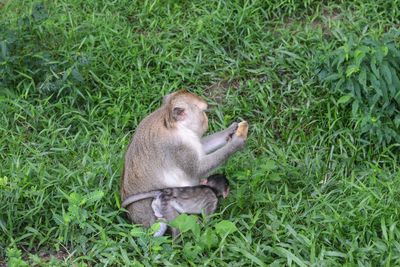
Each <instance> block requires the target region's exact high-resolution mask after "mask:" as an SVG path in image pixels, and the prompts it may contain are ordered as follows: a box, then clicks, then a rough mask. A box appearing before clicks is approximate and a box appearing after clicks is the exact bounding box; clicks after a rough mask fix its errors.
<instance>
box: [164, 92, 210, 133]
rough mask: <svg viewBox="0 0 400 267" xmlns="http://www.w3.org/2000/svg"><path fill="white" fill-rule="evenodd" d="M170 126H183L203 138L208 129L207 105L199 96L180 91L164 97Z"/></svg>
mask: <svg viewBox="0 0 400 267" xmlns="http://www.w3.org/2000/svg"><path fill="white" fill-rule="evenodd" d="M163 105H165V106H166V108H167V112H168V114H169V116H168V123H169V125H181V126H183V127H185V128H188V129H190V130H192V131H194V132H195V133H196V134H198V135H199V136H202V135H203V134H204V133H205V132H206V131H207V129H208V118H207V115H206V113H205V112H206V110H207V106H208V105H207V103H206V102H205V101H204V100H203V99H201V98H200V97H199V96H197V95H195V94H192V93H189V92H188V91H186V90H180V91H177V92H175V93H172V94H169V95H167V96H165V97H164V100H163Z"/></svg>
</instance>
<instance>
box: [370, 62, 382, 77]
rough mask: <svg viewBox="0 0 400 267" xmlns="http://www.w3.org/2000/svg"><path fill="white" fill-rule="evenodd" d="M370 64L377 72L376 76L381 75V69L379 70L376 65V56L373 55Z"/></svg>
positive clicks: (373, 70)
mask: <svg viewBox="0 0 400 267" xmlns="http://www.w3.org/2000/svg"><path fill="white" fill-rule="evenodd" d="M370 66H371V70H372V72H373V73H374V74H375V76H376V77H379V76H380V74H379V70H378V69H377V67H376V58H374V57H373V58H372V59H371V63H370Z"/></svg>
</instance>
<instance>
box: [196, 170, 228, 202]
mask: <svg viewBox="0 0 400 267" xmlns="http://www.w3.org/2000/svg"><path fill="white" fill-rule="evenodd" d="M200 183H201V184H203V185H207V186H209V187H212V188H213V189H214V190H215V191H216V192H217V197H224V198H226V197H227V196H228V194H229V181H228V179H227V178H226V176H225V175H223V174H213V175H211V176H210V177H208V178H207V179H204V180H202V181H201V182H200Z"/></svg>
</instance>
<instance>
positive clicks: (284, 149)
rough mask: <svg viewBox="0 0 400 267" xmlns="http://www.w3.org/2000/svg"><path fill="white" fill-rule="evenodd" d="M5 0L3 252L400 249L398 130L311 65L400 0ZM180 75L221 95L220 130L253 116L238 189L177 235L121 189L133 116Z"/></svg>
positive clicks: (68, 255)
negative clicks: (375, 127) (128, 201)
mask: <svg viewBox="0 0 400 267" xmlns="http://www.w3.org/2000/svg"><path fill="white" fill-rule="evenodd" d="M377 2H379V3H377ZM0 3H5V4H3V5H0V160H1V169H0V265H1V263H4V262H9V264H10V265H11V266H22V265H23V264H24V262H27V263H28V264H29V265H35V264H36V265H37V266H57V265H60V266H71V264H74V265H75V266H85V265H87V266H93V265H100V266H107V265H110V266H118V265H120V266H121V265H122V266H123V265H126V266H128V265H132V266H135V265H139V263H142V264H143V265H145V266H155V265H160V266H164V265H169V266H170V265H174V266H178V265H179V266H197V265H203V264H208V265H211V266H260V265H261V266H263V265H270V264H272V265H273V266H281V265H288V266H296V265H299V266H343V265H345V266H356V265H358V266H395V265H399V264H400V243H399V241H398V240H400V226H399V218H400V214H399V209H398V207H399V206H400V198H399V196H400V168H399V162H400V161H399V156H398V155H399V153H398V147H399V144H392V146H387V147H384V148H377V147H375V146H374V144H373V142H372V143H371V142H369V141H368V140H365V139H363V138H361V137H360V136H359V135H357V132H356V131H355V128H354V127H355V125H354V122H353V121H352V120H351V117H350V113H351V111H349V110H347V109H343V108H342V107H341V106H340V105H338V104H337V100H338V96H336V95H334V94H332V93H331V91H330V90H328V89H327V88H325V87H324V86H323V85H322V84H321V83H320V82H319V81H318V79H317V70H318V66H319V64H320V63H321V62H319V59H320V58H321V55H325V54H326V53H329V52H330V51H334V50H335V49H336V48H337V47H339V46H340V45H341V44H342V43H343V40H345V39H346V38H347V36H349V35H356V36H365V35H368V36H373V37H375V38H380V37H381V36H382V35H383V34H384V33H385V32H388V31H389V30H390V29H396V28H398V26H399V23H400V21H399V18H400V9H399V3H398V1H383V0H382V1H372V0H364V1H361V0H359V1H313V0H303V1H283V0H281V1H272V0H271V1H226V2H225V1H126V0H121V1H100V0H89V1H78V0H72V1H66V0H57V1H42V2H38V1H16V0H9V1H4V0H3V1H1V0H0ZM183 87H184V88H188V89H189V90H191V91H193V92H196V93H198V94H200V95H202V96H205V97H207V99H208V101H210V103H219V105H218V108H217V109H216V110H215V113H214V114H212V115H211V118H210V128H211V129H210V131H216V130H220V129H222V128H223V127H226V126H228V125H229V124H230V123H231V122H232V121H235V120H236V121H237V120H240V119H246V120H248V121H249V122H250V126H251V129H250V136H249V140H248V143H247V147H246V149H245V150H244V151H243V152H242V153H240V154H236V155H235V156H234V157H233V158H231V159H230V160H229V161H228V163H227V164H226V165H224V166H223V167H222V168H221V169H220V171H224V172H226V173H227V175H228V176H229V177H230V180H231V183H232V187H233V188H232V189H233V190H232V194H231V196H230V198H228V199H227V200H226V201H224V202H223V203H222V205H221V208H220V209H219V213H218V214H216V215H215V216H213V217H212V218H210V219H208V220H205V221H204V222H203V223H202V225H201V227H200V233H197V232H196V231H194V232H192V231H188V232H185V233H184V234H183V236H182V240H181V242H178V243H172V241H171V239H170V238H169V237H166V238H161V239H153V238H151V235H150V234H148V233H147V232H146V231H144V230H143V229H141V228H138V227H136V226H134V225H131V224H129V222H128V221H127V220H126V218H125V216H124V212H123V211H122V210H119V209H118V205H119V193H118V192H119V180H120V173H121V169H122V159H123V155H124V152H125V149H126V147H127V145H128V143H129V140H130V138H131V136H132V134H133V132H134V130H135V127H136V126H137V124H138V123H139V122H140V120H141V119H143V118H144V117H145V116H146V115H147V114H149V113H150V112H151V111H153V110H155V109H156V108H157V107H158V106H159V105H160V103H161V99H162V96H163V95H165V94H166V93H168V92H170V91H173V90H177V89H179V88H183ZM397 90H399V89H397ZM396 149H397V150H396ZM224 220H229V221H231V222H233V223H234V226H232V225H225V222H226V221H224ZM221 221H222V222H223V224H222V226H221V224H218V223H220V222H221ZM229 227H230V228H229ZM229 229H230V230H231V231H233V233H229V232H226V233H225V231H229ZM199 236H200V237H199Z"/></svg>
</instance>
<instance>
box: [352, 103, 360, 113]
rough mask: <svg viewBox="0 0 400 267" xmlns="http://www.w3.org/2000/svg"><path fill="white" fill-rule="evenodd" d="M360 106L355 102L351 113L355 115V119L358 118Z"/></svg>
mask: <svg viewBox="0 0 400 267" xmlns="http://www.w3.org/2000/svg"><path fill="white" fill-rule="evenodd" d="M359 106H360V104H359V103H358V101H357V100H356V101H354V102H353V105H352V107H351V113H352V114H353V116H354V117H356V116H357V113H358V108H359Z"/></svg>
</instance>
